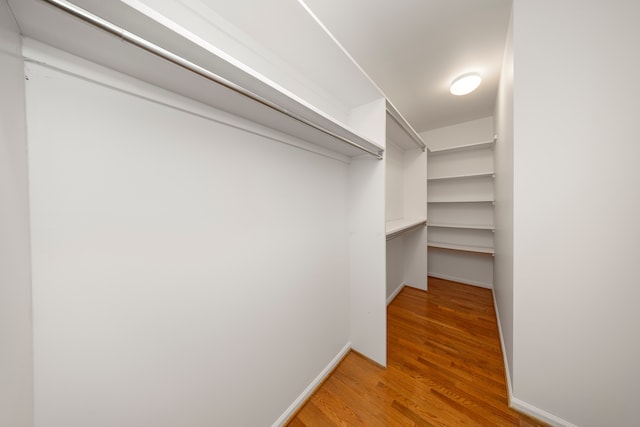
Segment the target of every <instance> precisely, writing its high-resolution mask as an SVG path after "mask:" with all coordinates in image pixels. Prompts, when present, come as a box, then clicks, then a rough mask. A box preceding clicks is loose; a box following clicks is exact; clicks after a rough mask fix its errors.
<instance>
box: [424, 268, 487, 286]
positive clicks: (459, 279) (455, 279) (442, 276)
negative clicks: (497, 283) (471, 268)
mask: <svg viewBox="0 0 640 427" xmlns="http://www.w3.org/2000/svg"><path fill="white" fill-rule="evenodd" d="M429 276H431V277H435V278H437V279H444V280H451V281H452V282H460V283H464V284H466V285H472V286H478V287H480V288H487V289H493V285H492V284H491V283H484V282H477V281H475V280H469V279H465V278H464V277H455V276H449V275H447V274H440V273H432V272H429Z"/></svg>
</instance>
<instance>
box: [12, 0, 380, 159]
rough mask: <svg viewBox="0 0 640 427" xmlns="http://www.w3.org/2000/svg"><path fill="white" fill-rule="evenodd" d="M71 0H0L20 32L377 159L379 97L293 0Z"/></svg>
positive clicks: (255, 118)
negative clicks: (261, 12) (262, 14)
mask: <svg viewBox="0 0 640 427" xmlns="http://www.w3.org/2000/svg"><path fill="white" fill-rule="evenodd" d="M75 2H76V3H77V6H76V5H75V4H72V3H68V2H66V1H64V0H9V3H10V5H11V8H12V10H13V12H14V14H15V16H16V19H17V21H18V23H19V26H20V29H21V32H22V34H23V35H24V36H27V37H30V38H33V39H35V40H39V41H42V42H43V43H46V44H49V45H51V46H53V47H57V48H59V49H62V50H64V51H66V52H69V53H72V54H74V55H77V56H80V57H82V58H85V59H88V60H90V61H92V62H95V63H98V64H100V65H104V66H107V67H109V68H112V69H115V70H117V71H120V72H122V73H125V74H128V75H131V76H133V77H136V78H139V79H141V80H143V81H146V82H148V83H152V84H155V85H157V86H160V87H163V88H165V89H168V90H171V91H173V92H176V93H178V94H180V95H184V96H187V97H189V98H192V99H195V100H197V101H200V102H203V103H205V104H207V105H210V106H212V107H215V108H218V109H221V110H224V111H227V112H230V113H232V114H236V115H238V116H241V117H244V118H247V119H249V120H251V121H253V122H256V123H259V124H261V125H264V126H268V127H271V128H274V129H276V130H279V131H282V132H284V133H287V134H289V135H292V136H294V137H298V138H301V139H303V140H305V141H308V142H312V143H314V144H317V145H319V146H322V147H324V148H327V149H329V150H332V151H335V152H338V153H340V154H343V155H345V156H357V155H361V154H364V153H365V152H368V153H370V154H372V155H374V156H376V157H378V158H381V153H382V151H383V147H384V135H378V134H377V133H376V131H374V130H372V129H373V128H375V126H373V125H372V122H373V121H378V122H379V121H380V120H383V117H382V114H383V110H382V108H383V107H382V105H384V96H383V95H382V93H381V92H380V91H379V90H378V88H377V87H376V86H375V85H374V84H373V83H372V82H371V81H370V79H369V78H368V77H367V76H366V75H365V74H364V73H363V72H362V71H361V69H360V68H359V67H358V66H357V64H355V63H354V62H353V60H352V59H351V57H349V55H348V54H347V53H346V52H344V50H343V49H342V48H341V47H340V45H339V44H338V43H336V41H335V40H334V39H333V38H332V37H331V35H330V34H328V33H327V32H326V31H325V29H324V27H322V26H321V25H320V24H319V23H318V22H317V20H316V19H315V17H314V16H313V14H311V13H310V11H308V10H307V9H306V8H305V7H304V6H303V5H302V4H301V3H299V2H290V1H285V0H274V1H270V2H268V5H267V4H262V3H259V2H258V3H256V2H250V1H249V0H241V1H238V2H231V3H229V2H221V1H220V2H219V4H216V3H215V1H212V2H207V5H208V6H203V5H204V3H202V2H199V1H195V0H179V1H178V0H174V1H164V2H157V1H153V2H152V1H150V0H142V1H138V0H122V1H111V2H104V1H101V0H76V1H75ZM125 2H126V3H125ZM149 4H153V8H151V7H150V6H149ZM211 5H213V6H211ZM218 6H219V7H218ZM243 7H245V8H247V7H250V8H251V9H252V10H253V13H252V15H253V16H256V15H255V13H257V12H256V11H255V9H256V8H261V9H265V8H269V9H270V13H271V14H278V15H279V16H287V17H288V19H286V20H283V21H281V22H280V23H279V24H278V26H277V31H276V30H275V29H274V26H273V25H266V24H265V25H255V26H251V25H249V22H246V20H245V21H243V20H242V19H243V18H246V16H247V14H246V13H244V14H243V13H242V8H243ZM200 9H202V10H200ZM244 10H245V11H246V9H244ZM223 13H224V16H222V14H223ZM266 21H269V20H265V22H266ZM87 23H90V24H92V25H87ZM283 26H284V27H285V28H283ZM247 29H251V31H248V30H247ZM284 35H286V37H289V38H290V39H291V40H292V41H290V42H288V44H287V43H284V41H283V40H281V39H280V38H282V37H285V36H284ZM123 41H126V42H127V43H123ZM212 41H215V46H214V45H213V44H212ZM303 43H305V44H303ZM161 56H164V57H163V58H161ZM327 63H329V64H331V67H326V64H327ZM313 70H315V72H314V71H313ZM377 105H379V106H380V107H376V106H377Z"/></svg>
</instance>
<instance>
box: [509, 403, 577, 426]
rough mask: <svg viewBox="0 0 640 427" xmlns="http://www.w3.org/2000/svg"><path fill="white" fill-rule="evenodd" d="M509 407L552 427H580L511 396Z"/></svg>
mask: <svg viewBox="0 0 640 427" xmlns="http://www.w3.org/2000/svg"><path fill="white" fill-rule="evenodd" d="M509 407H510V408H511V409H515V410H516V411H520V412H522V413H523V414H527V415H530V416H532V417H534V418H537V419H539V420H540V421H544V422H546V423H548V424H551V425H552V426H556V427H578V426H577V425H576V424H573V423H570V422H569V421H567V420H563V419H562V418H560V417H556V416H555V415H553V414H550V413H548V412H547V411H544V410H542V409H540V408H537V407H535V406H533V405H531V404H529V403H527V402H524V401H522V400H520V399H518V398H516V397H513V396H509Z"/></svg>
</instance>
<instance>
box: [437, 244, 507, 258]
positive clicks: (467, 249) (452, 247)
mask: <svg viewBox="0 0 640 427" xmlns="http://www.w3.org/2000/svg"><path fill="white" fill-rule="evenodd" d="M427 245H428V246H429V247H430V248H439V249H449V250H453V251H463V252H475V253H481V254H490V255H494V254H495V253H496V251H495V249H493V248H490V247H486V246H472V245H459V244H454V243H443V242H427Z"/></svg>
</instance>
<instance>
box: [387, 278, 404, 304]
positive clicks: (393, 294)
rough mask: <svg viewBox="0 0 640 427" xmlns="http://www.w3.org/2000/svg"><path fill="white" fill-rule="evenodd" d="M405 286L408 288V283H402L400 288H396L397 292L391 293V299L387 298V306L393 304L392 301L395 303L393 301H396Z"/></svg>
mask: <svg viewBox="0 0 640 427" xmlns="http://www.w3.org/2000/svg"><path fill="white" fill-rule="evenodd" d="M405 286H406V283H404V282H402V283H401V284H400V286H398V287H397V288H396V290H395V291H393V292H392V293H391V295H389V297H388V298H387V305H389V304H391V301H393V300H394V299H395V297H397V296H398V294H399V293H400V291H401V290H402V289H403V288H404V287H405Z"/></svg>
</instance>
